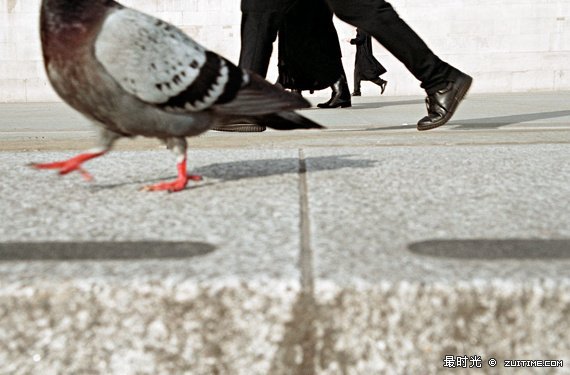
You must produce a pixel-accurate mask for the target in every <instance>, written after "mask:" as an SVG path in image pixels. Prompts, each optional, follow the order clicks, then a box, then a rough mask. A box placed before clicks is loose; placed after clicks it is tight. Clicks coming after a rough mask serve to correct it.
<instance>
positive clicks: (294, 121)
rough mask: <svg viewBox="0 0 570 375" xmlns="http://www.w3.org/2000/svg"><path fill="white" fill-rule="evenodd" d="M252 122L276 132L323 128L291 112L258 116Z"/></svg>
mask: <svg viewBox="0 0 570 375" xmlns="http://www.w3.org/2000/svg"><path fill="white" fill-rule="evenodd" d="M254 122H256V123H259V125H265V126H267V127H269V128H272V129H276V130H293V129H324V126H322V125H319V124H317V123H316V122H314V121H313V120H310V119H308V118H307V117H305V116H302V115H300V114H298V113H295V112H292V111H288V112H279V113H274V114H270V115H264V116H258V117H257V118H256V119H255V120H254Z"/></svg>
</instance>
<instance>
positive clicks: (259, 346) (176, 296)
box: [0, 278, 570, 375]
mask: <svg viewBox="0 0 570 375" xmlns="http://www.w3.org/2000/svg"><path fill="white" fill-rule="evenodd" d="M135 281H136V280H125V281H122V282H121V281H115V282H109V280H105V279H102V280H94V279H90V278H85V279H81V278H76V279H71V280H68V281H67V282H61V283H57V284H54V283H52V282H50V281H49V280H45V281H40V280H37V281H36V282H33V283H25V282H21V283H13V284H4V285H2V286H1V289H0V290H1V292H0V305H1V306H3V313H2V321H3V323H2V329H1V330H0V334H1V336H2V337H0V339H1V340H0V342H2V343H3V344H2V349H1V350H0V372H2V373H14V374H26V373H41V374H52V373H53V374H62V373H105V374H134V373H138V374H169V373H191V374H213V373H219V374H244V375H245V374H248V375H249V374H301V373H302V374H344V373H350V374H377V373H420V372H421V373H436V372H440V371H442V370H443V367H442V365H443V358H444V357H445V355H468V356H472V355H480V356H482V358H483V359H488V358H490V357H493V358H496V359H497V360H498V361H499V363H500V365H499V366H498V367H497V368H496V372H495V373H500V371H501V369H502V360H504V359H562V360H564V362H565V364H567V363H569V361H570V358H569V357H568V353H570V351H569V350H568V349H569V345H570V344H569V343H570V281H569V280H568V279H564V280H554V279H542V280H538V279H537V280H529V281H528V282H525V283H515V282H512V281H509V280H472V281H465V282H459V283H454V284H446V283H443V282H440V283H418V282H407V281H402V282H384V283H380V284H379V285H370V284H365V283H358V282H355V283H353V284H352V285H350V286H340V285H338V284H335V283H332V282H330V281H326V280H322V281H317V285H316V289H315V295H312V294H306V293H304V292H303V291H301V290H300V288H299V285H298V283H297V282H296V281H284V280H275V279H265V280H258V281H245V280H239V279H225V280H224V279H219V280H217V281H213V282H195V281H193V280H186V281H180V282H176V283H174V282H173V280H171V279H162V280H160V279H156V280H148V279H147V280H145V281H141V282H135ZM484 369H485V372H486V373H493V371H492V370H491V369H490V368H489V366H487V365H484ZM527 370H528V371H529V372H528V373H544V371H543V370H544V369H527ZM455 371H457V369H456V370H455ZM548 371H549V373H567V372H565V371H567V367H566V368H559V369H549V370H548ZM459 373H461V370H460V369H459Z"/></svg>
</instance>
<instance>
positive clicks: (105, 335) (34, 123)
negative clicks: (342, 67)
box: [0, 93, 570, 375]
mask: <svg viewBox="0 0 570 375" xmlns="http://www.w3.org/2000/svg"><path fill="white" fill-rule="evenodd" d="M569 98H570V93H541V94H536V93H534V94H526V95H522V94H521V95H513V96H505V95H503V96H501V95H494V96H489V97H487V96H480V97H475V98H473V99H472V100H468V101H466V102H465V103H464V106H463V107H462V110H461V111H460V112H459V113H458V116H457V117H456V119H454V122H453V123H452V124H451V125H449V126H447V127H444V128H443V129H440V130H436V131H430V132H427V133H418V132H416V131H414V130H413V129H412V128H411V127H410V125H407V124H406V122H407V121H408V120H406V119H408V118H416V117H417V116H418V114H419V113H421V111H420V110H419V109H418V108H419V107H421V103H420V102H419V101H418V100H416V99H413V98H412V99H398V98H396V99H394V98H390V99H385V98H382V99H379V100H382V101H384V100H386V102H387V103H388V104H385V103H384V102H382V103H380V104H378V105H375V104H374V103H373V102H374V100H373V99H371V98H360V99H359V100H358V102H357V103H356V104H357V105H356V106H355V108H354V109H351V110H348V111H346V110H333V111H325V112H319V111H312V110H311V111H308V112H307V113H308V115H309V116H312V117H313V118H315V117H319V118H320V119H321V121H323V122H325V123H327V124H329V123H330V129H329V130H327V131H325V132H306V133H304V132H292V133H278V132H267V133H262V134H257V135H230V134H219V133H214V132H212V133H208V134H206V135H205V136H203V137H200V138H196V139H193V140H191V142H190V144H191V147H192V149H191V151H190V153H189V160H190V169H191V170H193V172H196V173H201V174H202V175H204V177H205V180H204V181H202V182H199V183H193V184H192V185H191V186H189V188H188V189H187V190H185V191H183V192H180V193H176V194H167V193H154V194H153V193H145V192H141V191H140V188H141V187H142V186H144V185H146V184H150V183H154V182H156V181H158V180H162V179H169V178H173V177H174V176H175V167H174V157H173V156H172V155H171V154H170V153H169V152H168V151H166V150H163V149H162V148H161V147H157V145H156V143H152V144H151V143H145V142H143V143H137V142H134V144H136V146H133V147H132V149H138V150H139V151H117V152H113V153H111V154H110V155H108V156H105V157H103V158H101V159H98V160H94V161H92V162H89V163H88V164H87V165H86V168H87V169H88V170H89V171H90V172H91V173H93V174H94V176H95V178H96V180H95V182H94V183H91V184H89V183H86V182H84V181H82V180H81V178H80V177H79V176H77V175H70V176H66V177H64V178H60V177H58V176H56V175H54V173H53V172H49V171H41V172H40V171H35V170H31V169H29V168H27V167H26V166H25V164H26V163H28V162H31V161H51V160H54V159H59V158H62V157H66V156H69V155H71V154H72V153H71V152H45V151H42V152H22V150H25V149H35V148H38V149H41V150H49V149H51V147H53V146H54V145H55V147H54V149H66V148H68V149H78V148H82V147H89V146H90V145H91V144H90V142H92V138H89V137H87V139H84V136H85V131H84V130H83V127H81V128H78V127H77V126H76V125H75V124H74V123H73V122H72V121H71V120H65V121H63V122H62V123H60V124H57V121H58V118H60V117H61V116H65V112H66V110H65V109H63V108H59V110H58V111H60V112H58V111H56V113H60V115H58V116H59V117H58V116H56V115H54V116H53V117H49V116H46V117H44V116H43V113H45V112H46V111H49V108H43V107H41V106H40V107H41V108H40V107H38V108H36V112H35V111H34V110H33V107H32V110H30V111H29V113H28V115H29V117H26V116H25V115H24V112H18V113H16V114H14V115H13V118H15V119H16V120H17V119H20V120H18V121H22V122H24V124H23V125H22V126H23V127H22V126H20V128H18V126H17V125H18V124H20V122H18V121H16V122H15V123H14V124H16V127H15V128H10V129H9V130H7V129H6V128H5V126H4V125H5V123H3V122H2V120H3V119H5V118H7V117H6V116H3V118H2V119H0V149H2V150H4V151H8V150H10V151H18V152H0V176H1V177H0V212H1V213H2V220H0V373H9V374H30V373H32V374H36V373H40V374H77V373H93V374H121V375H123V374H172V373H176V374H178V373H187V374H208V375H209V374H216V373H217V374H232V375H233V374H247V375H250V374H303V375H313V374H327V375H328V374H331V375H332V374H335V375H336V374H366V375H368V374H380V373H386V374H417V373H422V374H424V373H428V374H436V373H450V374H452V373H453V374H454V373H469V372H468V371H469V370H463V369H452V370H449V371H447V372H445V371H444V368H443V358H444V356H445V355H468V356H473V355H480V356H482V358H483V360H488V359H489V358H491V357H493V358H496V359H497V360H498V361H499V363H500V364H499V366H497V367H496V368H495V369H491V368H490V367H489V366H488V365H486V363H484V365H483V366H484V367H483V369H482V370H478V371H477V372H481V373H497V374H503V373H510V372H513V373H515V371H509V370H508V369H505V368H503V367H502V362H501V361H502V360H505V359H544V360H546V359H561V360H564V365H565V367H563V368H558V369H544V368H543V369H528V368H527V369H516V373H517V374H518V373H522V374H526V373H536V374H545V373H548V374H551V373H555V374H556V373H560V374H564V373H570V370H569V369H570V367H569V365H570V273H569V272H568V270H569V269H570V213H569V212H570V211H569V210H568V208H567V207H568V204H567V203H566V202H567V201H568V197H569V196H570V167H569V164H568V162H567V161H568V157H569V156H570V126H569V125H568V124H569V123H570V122H568V121H570V108H566V107H564V105H563V103H564V100H566V103H567V102H568V101H567V99H569ZM359 106H360V107H359ZM416 107H418V108H416ZM420 109H421V108H420ZM20 110H21V111H25V108H20ZM416 110H417V111H418V114H416V112H414V111H416ZM531 112H532V113H531ZM18 116H19V117H18ZM34 116H36V117H34ZM22 119H25V120H26V121H24V120H22ZM42 121H45V122H46V126H48V127H49V125H50V124H55V127H54V128H53V129H51V128H50V129H51V130H50V129H44V128H43V125H42ZM376 121H378V123H376ZM54 129H55V131H53V130H54ZM41 131H44V135H45V138H42V139H41V140H38V139H34V137H35V136H36V135H37V133H38V132H41ZM28 144H30V145H29V146H28ZM125 144H130V143H125ZM4 146H7V148H3V147H4ZM129 147H131V146H128V147H127V148H129ZM119 149H121V150H125V148H124V147H119ZM299 149H302V150H301V151H299ZM18 249H20V250H18ZM30 257H31V258H33V260H29V259H28V258H30Z"/></svg>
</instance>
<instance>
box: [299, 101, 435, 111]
mask: <svg viewBox="0 0 570 375" xmlns="http://www.w3.org/2000/svg"><path fill="white" fill-rule="evenodd" d="M324 101H326V99H323V102H324ZM415 104H424V100H423V99H414V100H398V101H382V100H379V101H377V102H370V103H355V102H354V101H353V102H352V107H350V108H344V109H342V110H343V111H352V110H355V109H374V108H384V107H393V106H397V105H415ZM315 105H316V104H315ZM326 110H327V109H323V108H317V107H312V108H307V109H303V112H304V111H326Z"/></svg>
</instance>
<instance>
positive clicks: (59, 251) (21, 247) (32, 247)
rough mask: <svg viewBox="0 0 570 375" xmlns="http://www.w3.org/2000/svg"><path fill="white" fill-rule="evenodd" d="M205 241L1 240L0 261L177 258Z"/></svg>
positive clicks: (200, 249)
mask: <svg viewBox="0 0 570 375" xmlns="http://www.w3.org/2000/svg"><path fill="white" fill-rule="evenodd" d="M214 250H215V247H214V246H213V245H211V244H208V243H205V242H187V241H185V242H167V241H126V242H125V241H105V242H0V261H38V260H40V261H41V260H61V261H78V260H136V259H138V260H145V259H180V258H191V257H195V256H200V255H205V254H208V253H211V252H212V251H214Z"/></svg>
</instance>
